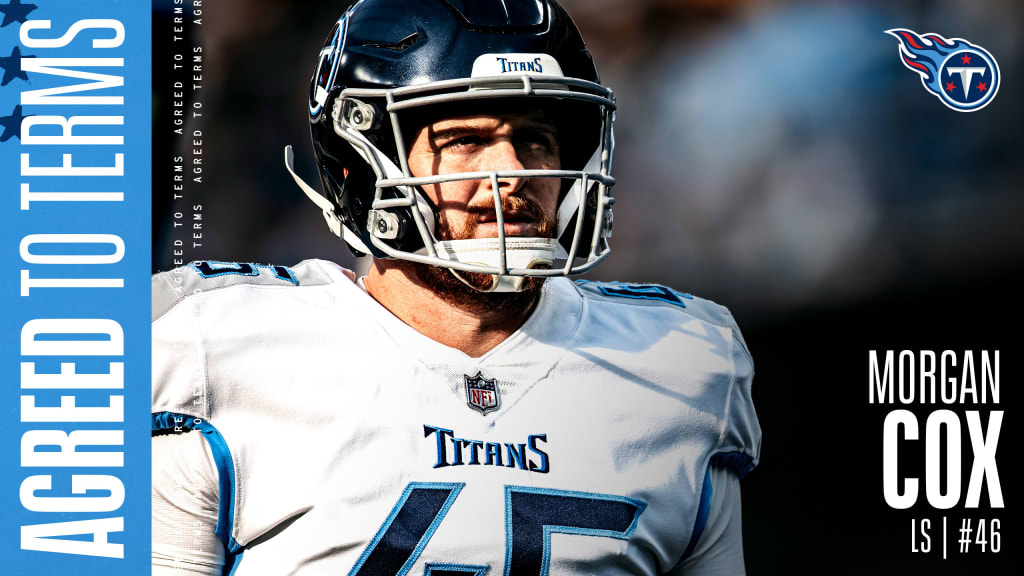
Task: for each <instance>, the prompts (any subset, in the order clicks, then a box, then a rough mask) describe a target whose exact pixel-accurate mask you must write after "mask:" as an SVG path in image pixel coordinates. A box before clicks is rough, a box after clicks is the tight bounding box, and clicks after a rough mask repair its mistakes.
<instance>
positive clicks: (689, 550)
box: [680, 466, 715, 562]
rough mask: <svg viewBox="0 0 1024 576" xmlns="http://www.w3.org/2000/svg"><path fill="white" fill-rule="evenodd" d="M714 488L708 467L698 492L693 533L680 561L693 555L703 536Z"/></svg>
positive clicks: (709, 467)
mask: <svg viewBox="0 0 1024 576" xmlns="http://www.w3.org/2000/svg"><path fill="white" fill-rule="evenodd" d="M714 491H715V489H714V486H712V485H711V466H708V467H707V469H706V470H705V471H704V486H703V488H701V490H700V504H699V507H698V508H697V520H696V521H695V522H694V523H693V532H692V533H691V535H690V543H689V544H688V545H687V546H686V551H685V552H683V557H682V559H681V560H680V562H682V560H686V559H687V558H689V557H690V554H693V550H694V548H696V547H697V542H699V541H700V537H701V535H703V534H704V528H705V527H706V526H707V524H708V513H709V512H710V511H711V497H712V495H713V494H714Z"/></svg>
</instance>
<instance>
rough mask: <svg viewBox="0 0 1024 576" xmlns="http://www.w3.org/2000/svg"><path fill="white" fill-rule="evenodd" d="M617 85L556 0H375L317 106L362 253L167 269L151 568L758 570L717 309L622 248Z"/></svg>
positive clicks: (269, 571) (739, 398) (312, 98)
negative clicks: (619, 276) (355, 270)
mask: <svg viewBox="0 0 1024 576" xmlns="http://www.w3.org/2000/svg"><path fill="white" fill-rule="evenodd" d="M614 111H615V103H614V99H613V97H612V92H611V90H609V89H608V88H606V87H604V86H602V85H601V84H600V83H599V80H598V76H597V72H596V70H595V67H594V64H593V61H592V59H591V56H590V54H589V52H588V51H587V50H586V48H585V47H584V44H583V40H582V38H581V37H580V34H579V32H578V31H577V29H576V27H575V26H574V25H573V23H572V21H571V20H570V18H569V16H568V15H567V14H566V13H565V11H564V10H563V9H562V8H561V7H560V6H559V5H558V4H556V3H555V2H554V0H472V1H470V0H362V1H359V2H356V3H355V4H354V5H353V6H352V7H351V8H349V9H348V10H347V11H346V12H345V13H344V14H343V15H342V17H341V18H340V19H339V20H338V21H337V23H336V24H335V25H334V28H333V30H332V31H331V32H330V34H329V36H328V38H327V42H326V45H325V46H324V48H323V50H322V51H321V52H320V54H319V57H318V59H317V64H316V68H315V72H314V76H313V80H312V85H311V88H310V94H309V106H308V114H309V120H310V125H311V129H312V138H313V151H314V154H315V156H316V159H317V164H318V166H319V172H320V180H321V183H322V185H323V186H322V192H320V191H317V190H315V189H314V188H313V187H311V186H310V185H308V184H306V183H305V182H304V181H302V180H301V179H300V178H299V177H298V175H297V174H295V172H294V169H293V162H292V160H293V157H292V152H291V150H290V149H287V150H286V153H285V156H286V164H287V166H288V169H289V170H290V171H291V172H292V175H293V176H294V177H295V179H296V182H297V183H298V184H299V186H300V188H302V190H303V191H304V192H305V193H306V194H307V195H308V196H309V197H310V198H311V199H312V200H313V201H314V202H315V203H316V204H317V205H318V206H319V207H320V208H321V209H322V211H323V215H324V217H325V218H326V220H327V222H328V225H329V226H330V228H331V230H332V231H333V232H334V233H335V234H337V235H338V236H340V237H341V238H343V239H344V240H345V242H347V244H348V245H349V246H350V247H351V248H352V249H353V250H354V251H356V252H357V253H361V254H366V255H370V256H372V257H373V260H372V265H371V266H370V269H369V273H368V274H367V275H366V276H365V277H362V278H355V276H354V275H353V274H352V273H351V272H349V271H346V270H344V269H342V268H340V267H339V266H337V265H335V264H333V263H330V262H326V261H319V260H307V261H305V262H302V263H300V264H298V265H297V266H294V267H291V268H288V267H284V266H271V265H256V264H243V263H224V262H210V261H207V262H195V263H193V264H191V265H190V266H187V267H184V268H181V269H177V270H173V271H170V272H165V273H161V274H158V275H156V276H155V277H154V279H153V286H154V324H153V339H154V360H153V361H154V383H153V412H154V424H153V430H154V441H153V450H154V471H153V517H154V520H153V531H154V536H153V538H154V541H153V564H154V574H228V573H230V574H236V575H238V576H247V575H257V574H264V575H285V574H296V575H307V576H308V575H332V576H335V575H339V574H349V575H352V576H354V575H366V574H373V575H385V576H392V575H393V576H399V575H404V574H416V575H426V576H452V575H464V574H475V575H478V576H479V575H483V574H491V575H495V574H504V575H515V576H521V575H530V576H536V575H545V574H605V575H625V574H643V575H654V574H683V573H685V574H727V575H736V574H742V573H743V572H744V568H743V554H742V541H741V529H740V528H741V527H740V493H739V479H740V478H741V477H742V476H743V475H745V474H746V473H747V472H749V471H750V470H751V469H752V468H753V467H754V465H755V464H756V462H757V458H758V449H759V443H760V429H759V427H758V423H757V419H756V416H755V414H754V409H753V406H752V403H751V397H750V386H751V378H752V374H753V366H752V361H751V358H750V355H749V353H748V351H747V348H746V346H745V344H744V342H743V339H742V337H741V336H740V333H739V330H738V329H737V327H736V324H735V322H734V321H733V319H732V317H731V315H730V314H729V312H728V311H727V310H726V309H725V308H723V307H722V306H719V305H717V304H714V303H712V302H710V301H707V300H702V299H699V298H696V297H693V296H690V295H688V294H682V293H679V292H676V291H674V290H671V289H669V288H666V287H663V286H658V285H649V284H626V283H597V282H584V281H578V282H575V283H574V282H572V281H571V280H569V279H568V278H566V277H567V276H569V275H571V274H576V273H580V272H584V271H587V270H590V269H591V268H593V267H594V266H595V265H596V264H597V263H598V262H600V261H601V260H602V259H604V258H605V257H606V256H607V255H608V253H609V246H608V238H609V236H610V235H611V227H612V217H611V214H612V203H613V201H612V197H611V195H610V188H611V187H612V185H613V184H614V180H613V178H612V176H611V165H612V149H613V139H612V121H613V119H614Z"/></svg>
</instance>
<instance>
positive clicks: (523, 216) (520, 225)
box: [477, 210, 540, 238]
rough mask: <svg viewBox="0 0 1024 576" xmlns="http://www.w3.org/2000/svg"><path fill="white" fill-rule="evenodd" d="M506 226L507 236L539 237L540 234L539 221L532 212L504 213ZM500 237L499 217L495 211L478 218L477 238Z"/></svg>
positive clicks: (514, 211)
mask: <svg viewBox="0 0 1024 576" xmlns="http://www.w3.org/2000/svg"><path fill="white" fill-rule="evenodd" d="M502 219H503V220H504V224H505V236H521V237H522V236H525V237H531V236H538V235H539V234H540V225H539V219H538V218H537V216H536V215H535V214H534V213H533V211H532V210H507V211H504V212H502ZM497 235H498V216H497V214H495V213H494V211H489V212H488V213H484V214H481V215H480V216H479V217H478V218H477V236H478V237H482V238H494V237H496V236H497Z"/></svg>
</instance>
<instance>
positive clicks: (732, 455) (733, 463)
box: [711, 452, 754, 480]
mask: <svg viewBox="0 0 1024 576" xmlns="http://www.w3.org/2000/svg"><path fill="white" fill-rule="evenodd" d="M711 463H712V464H716V465H718V466H725V467H726V468H729V469H731V470H732V471H733V472H735V473H736V476H738V477H739V479H740V480H742V479H743V477H744V476H746V475H747V474H750V471H751V470H753V469H754V459H753V458H752V457H751V456H750V455H749V454H744V453H743V452H719V453H718V454H715V455H714V456H712V457H711Z"/></svg>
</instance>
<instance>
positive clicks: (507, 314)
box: [364, 261, 537, 358]
mask: <svg viewBox="0 0 1024 576" xmlns="http://www.w3.org/2000/svg"><path fill="white" fill-rule="evenodd" d="M364 284H365V286H366V290H367V292H368V293H369V294H370V296H372V297H373V298H374V299H375V300H377V302H379V303H380V304H381V305H382V306H384V307H385V308H387V309H388V310H389V311H390V312H391V313H392V314H394V315H395V316H396V317H398V319H399V320H401V321H402V322H405V323H406V324H408V325H409V326H411V327H412V328H413V329H415V330H416V331H417V332H419V333H420V334H423V335H424V336H426V337H428V338H430V339H432V340H434V341H436V342H439V343H441V344H444V345H445V346H448V347H450V348H455V349H457V350H461V351H462V352H463V353H465V354H466V355H468V356H470V357H472V358H479V357H480V356H483V355H484V354H486V353H487V352H488V351H490V350H491V349H493V348H494V347H495V346H497V345H498V344H501V343H502V342H504V341H505V340H506V339H507V338H508V337H509V336H511V335H512V334H513V333H514V332H515V331H516V330H518V329H519V327H520V326H522V325H523V323H524V322H526V320H527V318H529V316H530V313H531V312H532V311H533V308H534V306H535V304H536V301H537V298H535V297H534V298H523V299H521V300H522V304H521V305H518V306H511V307H509V306H494V307H490V308H489V309H481V307H479V306H458V305H457V304H453V303H451V302H450V301H449V300H447V299H445V298H443V297H442V296H440V295H438V294H437V293H436V292H435V291H434V290H432V289H431V288H429V287H428V286H426V285H424V284H423V283H421V282H420V281H418V280H417V279H416V278H415V275H414V274H410V273H409V271H408V269H407V268H405V267H403V266H402V265H396V264H395V263H394V262H384V261H376V262H375V263H374V265H373V266H371V267H370V272H369V274H368V275H367V277H366V278H365V279H364ZM499 297H500V296H499Z"/></svg>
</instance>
